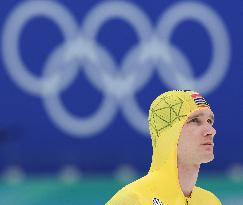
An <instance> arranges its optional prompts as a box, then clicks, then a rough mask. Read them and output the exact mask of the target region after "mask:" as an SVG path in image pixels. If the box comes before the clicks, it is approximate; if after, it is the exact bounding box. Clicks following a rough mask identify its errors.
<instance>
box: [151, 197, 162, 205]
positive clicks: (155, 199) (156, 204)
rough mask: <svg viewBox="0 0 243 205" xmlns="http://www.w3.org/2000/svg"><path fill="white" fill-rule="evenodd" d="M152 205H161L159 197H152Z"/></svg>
mask: <svg viewBox="0 0 243 205" xmlns="http://www.w3.org/2000/svg"><path fill="white" fill-rule="evenodd" d="M153 205H163V203H162V202H161V201H160V200H159V199H157V198H153Z"/></svg>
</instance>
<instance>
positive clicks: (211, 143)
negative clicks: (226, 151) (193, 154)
mask: <svg viewBox="0 0 243 205" xmlns="http://www.w3.org/2000/svg"><path fill="white" fill-rule="evenodd" d="M202 145H212V146H213V145H214V143H213V142H206V143H204V144H202Z"/></svg>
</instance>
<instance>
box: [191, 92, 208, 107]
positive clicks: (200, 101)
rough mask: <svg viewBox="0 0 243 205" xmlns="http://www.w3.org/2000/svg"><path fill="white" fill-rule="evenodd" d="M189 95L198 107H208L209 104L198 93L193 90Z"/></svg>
mask: <svg viewBox="0 0 243 205" xmlns="http://www.w3.org/2000/svg"><path fill="white" fill-rule="evenodd" d="M191 96H192V98H193V100H194V102H195V103H196V105H198V107H209V104H208V103H207V101H206V100H205V98H204V97H203V96H201V95H200V94H199V93H196V92H195V93H193V94H192V95H191Z"/></svg>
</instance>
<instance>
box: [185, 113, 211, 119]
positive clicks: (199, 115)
mask: <svg viewBox="0 0 243 205" xmlns="http://www.w3.org/2000/svg"><path fill="white" fill-rule="evenodd" d="M201 116H204V114H203V113H199V114H196V115H193V116H191V117H188V119H192V118H195V117H201ZM209 117H210V118H211V119H212V120H213V121H214V115H213V114H210V115H209Z"/></svg>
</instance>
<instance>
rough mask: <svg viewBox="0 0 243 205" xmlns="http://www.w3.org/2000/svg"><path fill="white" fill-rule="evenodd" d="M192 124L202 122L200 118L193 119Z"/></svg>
mask: <svg viewBox="0 0 243 205" xmlns="http://www.w3.org/2000/svg"><path fill="white" fill-rule="evenodd" d="M190 122H196V123H199V122H200V120H199V119H198V118H193V119H191V121H190Z"/></svg>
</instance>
